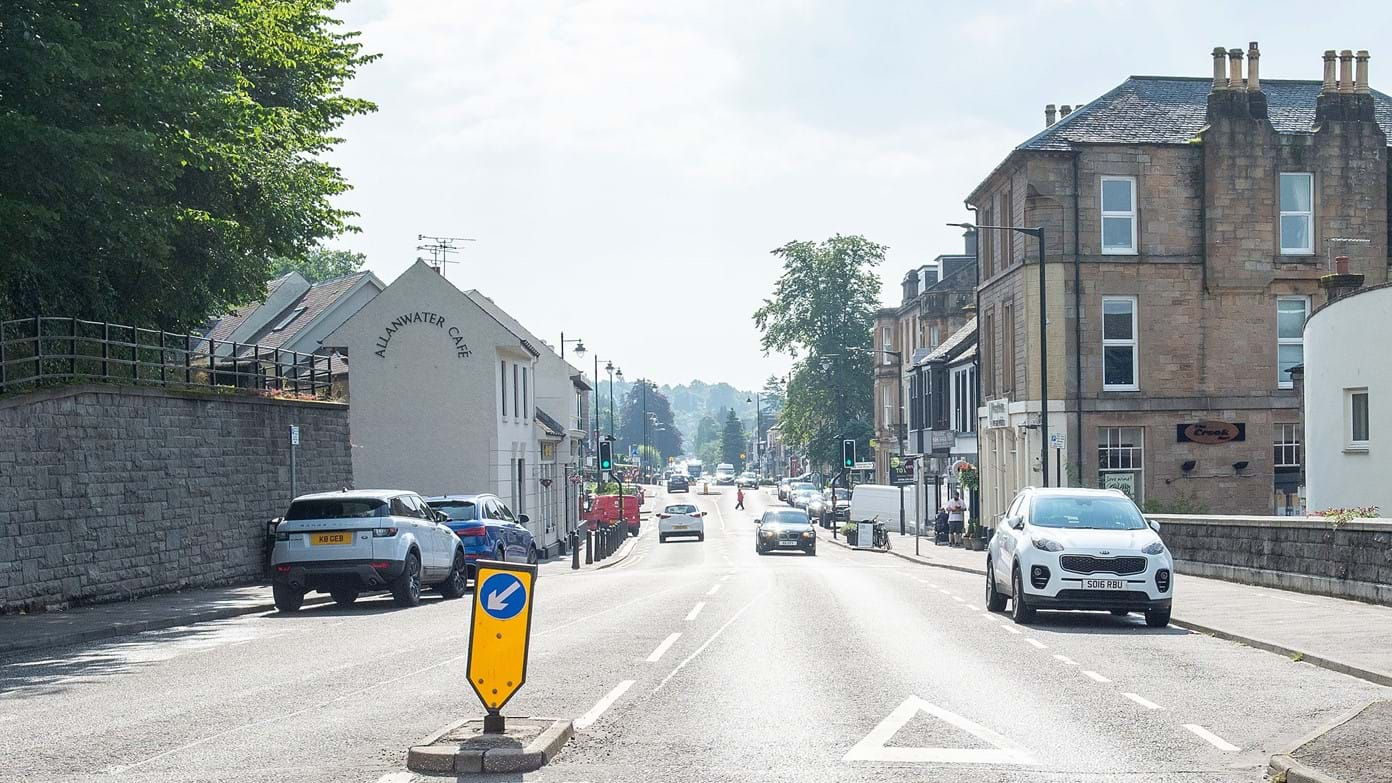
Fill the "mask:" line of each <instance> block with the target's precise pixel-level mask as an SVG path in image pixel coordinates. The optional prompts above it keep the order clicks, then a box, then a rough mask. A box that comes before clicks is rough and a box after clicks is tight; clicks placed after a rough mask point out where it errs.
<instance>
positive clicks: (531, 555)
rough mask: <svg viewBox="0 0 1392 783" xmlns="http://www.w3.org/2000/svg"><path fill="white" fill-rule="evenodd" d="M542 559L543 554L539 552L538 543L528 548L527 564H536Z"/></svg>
mask: <svg viewBox="0 0 1392 783" xmlns="http://www.w3.org/2000/svg"><path fill="white" fill-rule="evenodd" d="M540 560H541V555H540V554H539V553H538V552H537V548H536V544H533V545H532V546H531V547H530V548H529V549H528V550H527V565H536V564H537V562H538V561H540Z"/></svg>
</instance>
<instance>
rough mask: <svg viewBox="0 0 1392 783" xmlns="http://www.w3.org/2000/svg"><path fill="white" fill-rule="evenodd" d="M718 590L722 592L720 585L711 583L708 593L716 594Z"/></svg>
mask: <svg viewBox="0 0 1392 783" xmlns="http://www.w3.org/2000/svg"><path fill="white" fill-rule="evenodd" d="M718 592H720V585H719V584H718V583H717V584H713V585H711V589H709V590H707V591H706V595H715V594H716V593H718Z"/></svg>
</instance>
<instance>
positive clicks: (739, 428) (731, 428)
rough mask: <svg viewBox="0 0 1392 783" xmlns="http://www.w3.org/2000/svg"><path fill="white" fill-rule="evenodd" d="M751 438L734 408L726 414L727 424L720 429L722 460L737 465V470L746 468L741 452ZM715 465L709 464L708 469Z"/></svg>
mask: <svg viewBox="0 0 1392 783" xmlns="http://www.w3.org/2000/svg"><path fill="white" fill-rule="evenodd" d="M748 445H749V439H748V437H747V436H746V435H745V433H744V424H743V423H741V422H740V420H739V417H738V416H736V415H735V412H734V411H733V410H731V411H729V413H728V414H727V415H726V416H725V425H724V426H723V427H721V429H720V461H721V462H728V463H730V464H731V465H734V466H735V472H736V473H738V472H740V471H742V470H744V460H743V459H740V454H741V453H744V452H745V450H746V449H747V448H748ZM713 467H714V466H707V468H708V469H711V468H713Z"/></svg>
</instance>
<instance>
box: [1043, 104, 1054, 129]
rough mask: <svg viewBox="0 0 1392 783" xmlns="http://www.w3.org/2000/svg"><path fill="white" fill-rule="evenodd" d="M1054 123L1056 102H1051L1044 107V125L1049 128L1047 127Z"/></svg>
mask: <svg viewBox="0 0 1392 783" xmlns="http://www.w3.org/2000/svg"><path fill="white" fill-rule="evenodd" d="M1053 124H1054V104H1052V103H1051V104H1049V105H1048V106H1045V107H1044V127H1046V128H1047V127H1049V126H1050V125H1053Z"/></svg>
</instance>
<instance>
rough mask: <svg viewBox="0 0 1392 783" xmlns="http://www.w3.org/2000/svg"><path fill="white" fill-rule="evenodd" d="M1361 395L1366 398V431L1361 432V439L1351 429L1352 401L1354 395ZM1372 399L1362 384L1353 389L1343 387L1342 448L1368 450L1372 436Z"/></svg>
mask: <svg viewBox="0 0 1392 783" xmlns="http://www.w3.org/2000/svg"><path fill="white" fill-rule="evenodd" d="M1358 396H1362V397H1363V398H1364V399H1365V400H1366V407H1367V414H1368V421H1367V427H1368V432H1365V433H1363V435H1364V438H1363V439H1362V440H1359V439H1357V438H1356V437H1354V436H1355V433H1354V431H1353V401H1354V398H1355V397H1358ZM1372 414H1373V411H1372V399H1371V398H1370V397H1369V396H1368V387H1366V386H1362V387H1359V388H1354V389H1344V450H1345V451H1358V452H1365V451H1367V450H1368V441H1369V440H1370V439H1371V436H1372V428H1373V415H1372Z"/></svg>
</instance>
